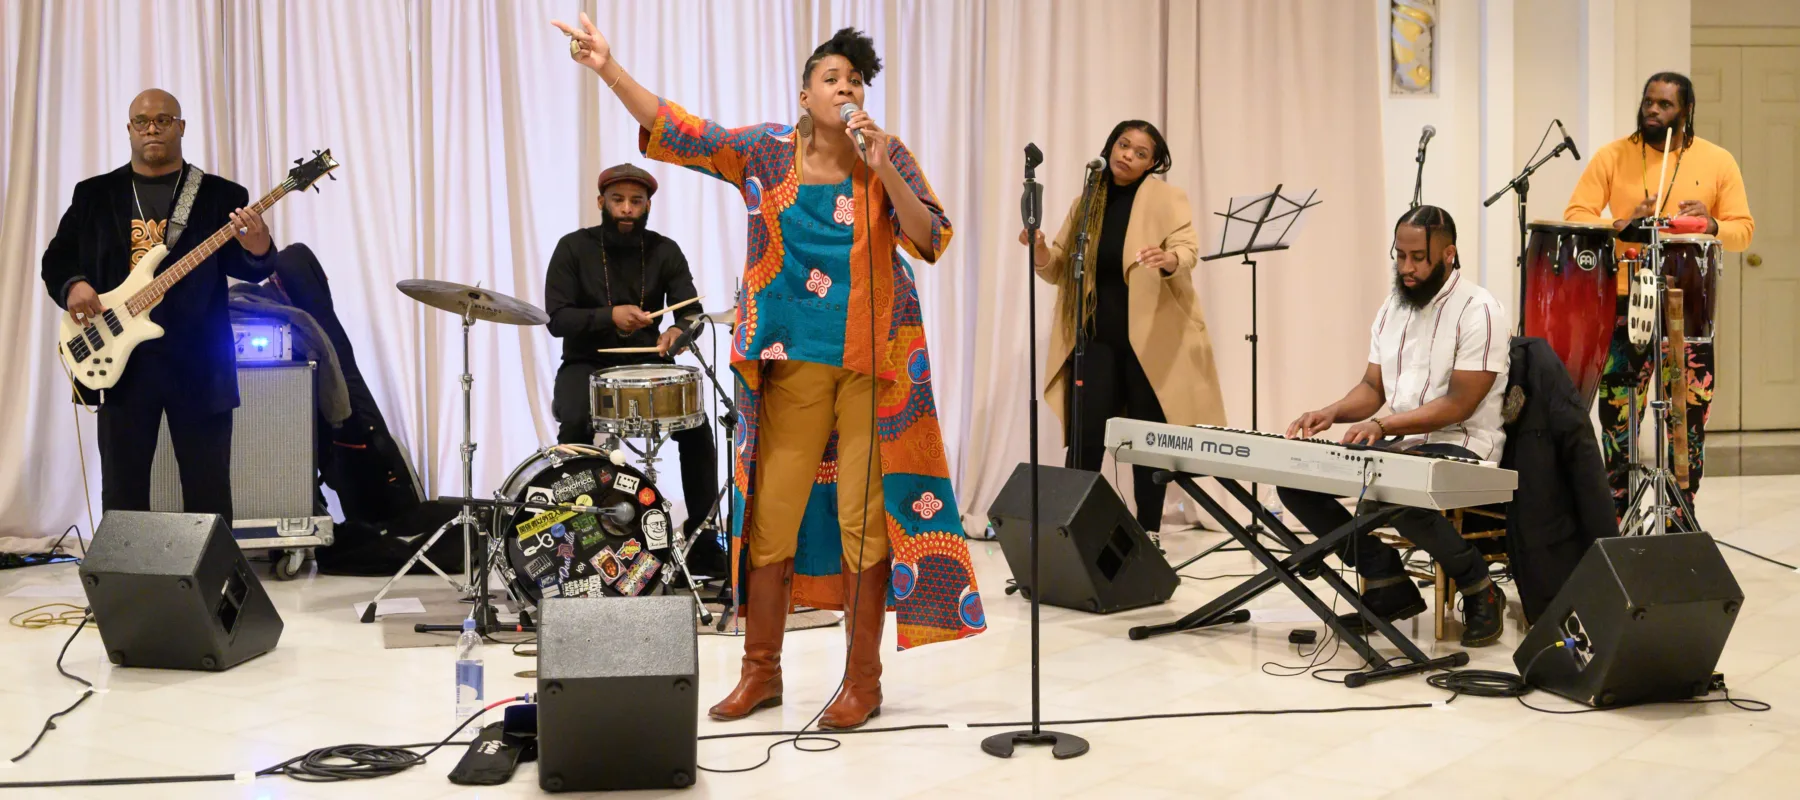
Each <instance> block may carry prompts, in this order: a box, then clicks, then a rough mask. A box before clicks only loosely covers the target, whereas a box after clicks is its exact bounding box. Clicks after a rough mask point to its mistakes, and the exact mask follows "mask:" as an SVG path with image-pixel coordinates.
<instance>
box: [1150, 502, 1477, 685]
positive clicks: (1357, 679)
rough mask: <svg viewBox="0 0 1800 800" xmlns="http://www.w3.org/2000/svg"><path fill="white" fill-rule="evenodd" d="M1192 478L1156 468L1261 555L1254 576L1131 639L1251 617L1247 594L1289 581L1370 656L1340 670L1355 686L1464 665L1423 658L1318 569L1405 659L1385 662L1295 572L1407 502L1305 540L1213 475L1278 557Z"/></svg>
mask: <svg viewBox="0 0 1800 800" xmlns="http://www.w3.org/2000/svg"><path fill="white" fill-rule="evenodd" d="M1195 477H1200V476H1195V475H1191V474H1188V473H1179V472H1161V471H1159V472H1157V473H1156V480H1157V482H1158V483H1165V484H1166V483H1175V484H1176V485H1178V486H1180V487H1181V488H1182V489H1183V490H1184V491H1186V492H1187V493H1188V496H1190V497H1192V498H1194V501H1195V502H1197V503H1199V504H1200V507H1201V508H1204V509H1206V513H1208V514H1211V515H1212V517H1213V519H1215V520H1217V521H1218V522H1219V524H1220V525H1222V526H1224V528H1225V530H1226V532H1228V533H1230V534H1231V536H1232V538H1234V539H1236V540H1237V542H1238V544H1240V545H1243V548H1244V550H1245V551H1247V552H1249V553H1250V554H1251V555H1253V556H1255V557H1256V560H1257V561H1259V562H1262V565H1263V571H1262V572H1261V573H1259V574H1258V575H1257V576H1256V577H1254V578H1251V579H1249V580H1246V581H1244V582H1243V583H1240V584H1238V585H1237V587H1236V588H1234V589H1232V590H1230V591H1228V592H1226V593H1224V594H1222V595H1220V596H1219V597H1217V598H1216V599H1214V600H1213V601H1212V602H1210V603H1207V604H1206V605H1205V606H1202V607H1201V608H1199V609H1198V610H1195V611H1193V612H1192V613H1189V614H1188V615H1187V616H1185V617H1182V618H1181V619H1178V620H1176V621H1174V622H1168V623H1164V624H1162V625H1142V626H1138V627H1135V628H1132V629H1131V631H1130V636H1131V638H1132V640H1134V641H1137V640H1143V639H1148V638H1150V637H1152V636H1161V635H1163V634H1167V633H1180V632H1183V631H1191V630H1196V629H1199V628H1206V627H1210V626H1214V625H1224V624H1227V623H1241V622H1249V621H1250V612H1249V610H1248V609H1245V608H1244V605H1245V604H1246V603H1249V602H1250V601H1251V600H1254V599H1256V597H1258V596H1259V595H1261V594H1262V593H1263V592H1266V591H1268V590H1270V589H1273V588H1275V587H1276V586H1277V585H1283V586H1286V587H1287V588H1288V591H1291V592H1293V593H1294V596H1295V597H1298V598H1300V602H1302V603H1305V604H1306V607H1307V608H1308V609H1311V610H1312V612H1313V614H1315V615H1317V616H1318V618H1319V620H1320V621H1321V622H1324V623H1325V625H1326V627H1328V628H1330V629H1331V630H1332V632H1333V633H1336V634H1337V636H1338V638H1339V639H1342V640H1343V641H1344V642H1345V643H1346V644H1349V645H1350V647H1351V648H1353V649H1355V650H1356V652H1357V653H1358V654H1360V655H1361V656H1362V657H1363V658H1364V659H1365V660H1366V661H1367V662H1368V664H1367V668H1366V669H1364V670H1361V671H1358V672H1352V673H1350V674H1348V675H1345V676H1344V685H1345V686H1348V687H1351V688H1355V687H1358V686H1362V685H1364V684H1367V683H1369V682H1371V681H1378V680H1385V679H1387V678H1397V677H1400V676H1402V675H1413V674H1417V673H1422V672H1430V671H1433V670H1439V669H1451V668H1455V667H1461V666H1465V665H1467V664H1468V663H1469V654H1468V653H1464V652H1457V653H1452V654H1450V655H1448V656H1444V657H1442V658H1436V659H1433V658H1428V657H1426V655H1425V653H1424V651H1422V650H1420V649H1419V647H1418V645H1415V644H1413V643H1412V640H1411V639H1408V638H1406V636H1405V634H1402V633H1400V631H1399V630H1398V629H1396V628H1395V627H1394V625H1393V623H1391V622H1388V621H1386V620H1383V619H1380V618H1378V617H1374V616H1372V615H1370V614H1369V613H1368V611H1369V609H1368V608H1367V607H1365V606H1364V605H1363V602H1362V598H1361V596H1360V595H1359V594H1358V593H1357V591H1356V589H1355V587H1353V586H1351V585H1350V584H1349V583H1348V582H1346V581H1345V580H1344V579H1343V577H1342V576H1340V575H1338V573H1337V571H1336V570H1330V569H1327V570H1324V571H1323V572H1322V573H1321V574H1320V577H1322V578H1323V579H1324V580H1325V584H1326V585H1327V586H1330V587H1331V589H1332V591H1335V592H1337V593H1338V594H1339V595H1341V596H1343V598H1344V599H1345V600H1346V601H1348V602H1349V604H1350V608H1351V610H1352V611H1355V612H1356V613H1358V614H1361V615H1363V618H1364V619H1369V620H1373V621H1374V624H1375V630H1377V631H1379V632H1380V633H1381V635H1382V636H1385V637H1387V640H1388V641H1389V642H1392V643H1393V645H1394V646H1395V647H1396V648H1399V650H1400V656H1399V657H1398V658H1399V659H1404V661H1403V662H1402V663H1398V664H1396V663H1394V661H1390V660H1389V659H1388V658H1386V657H1385V656H1383V655H1381V653H1379V652H1377V651H1376V650H1375V647H1374V646H1373V645H1371V644H1370V643H1369V640H1368V639H1367V638H1365V637H1363V636H1361V635H1358V634H1356V633H1352V632H1351V631H1350V630H1349V629H1347V628H1345V627H1344V625H1343V624H1341V623H1339V622H1338V619H1337V614H1335V613H1333V612H1332V609H1331V606H1330V605H1328V604H1326V602H1325V601H1324V600H1322V599H1320V598H1319V596H1318V595H1317V594H1314V593H1313V591H1312V590H1311V589H1309V588H1307V586H1306V583H1305V581H1303V580H1302V579H1301V578H1300V575H1299V574H1298V573H1299V570H1300V568H1301V566H1302V565H1304V564H1306V563H1307V562H1309V561H1313V560H1315V559H1321V558H1323V557H1324V556H1325V555H1326V554H1328V553H1332V552H1335V551H1336V549H1337V546H1338V543H1340V542H1342V541H1344V540H1345V539H1347V538H1349V537H1350V536H1351V535H1352V534H1355V533H1360V532H1362V531H1368V530H1374V529H1376V528H1379V527H1382V526H1383V525H1386V524H1387V523H1388V521H1389V520H1391V519H1393V517H1394V515H1396V514H1398V513H1400V512H1401V511H1404V510H1405V507H1403V506H1381V507H1378V508H1377V509H1376V510H1374V511H1370V512H1368V513H1366V514H1362V515H1359V516H1357V517H1356V518H1354V519H1352V520H1351V521H1350V522H1348V523H1345V524H1344V525H1342V526H1339V527H1338V528H1337V529H1336V530H1333V531H1331V532H1330V533H1327V534H1325V535H1323V536H1320V537H1319V538H1318V540H1317V541H1314V542H1313V543H1312V544H1305V543H1303V542H1301V541H1300V539H1299V537H1297V536H1295V535H1294V533H1293V532H1292V531H1290V530H1288V528H1287V526H1285V525H1283V524H1282V523H1281V521H1280V520H1278V519H1276V518H1275V516H1274V515H1273V514H1270V513H1269V512H1268V511H1267V510H1266V509H1263V508H1261V504H1259V503H1257V502H1256V498H1255V497H1254V496H1253V495H1251V494H1250V492H1249V490H1247V489H1245V488H1244V486H1243V484H1241V483H1238V482H1237V481H1235V480H1227V479H1224V478H1215V480H1217V481H1218V482H1219V485H1220V486H1222V487H1224V488H1225V491H1226V492H1227V493H1229V494H1230V495H1231V496H1232V498H1233V499H1235V500H1236V501H1237V502H1238V503H1241V504H1242V505H1243V506H1244V507H1245V508H1247V509H1249V510H1250V513H1251V514H1252V515H1253V517H1254V518H1256V519H1258V520H1260V521H1261V522H1262V524H1263V527H1264V528H1265V529H1266V530H1267V533H1268V535H1270V536H1273V537H1275V539H1276V541H1279V542H1280V543H1281V544H1283V545H1286V546H1287V548H1288V551H1289V552H1290V553H1291V555H1289V556H1288V557H1287V558H1282V559H1278V558H1276V556H1275V554H1274V553H1272V552H1270V551H1269V549H1268V548H1267V547H1264V546H1263V544H1262V542H1261V541H1259V540H1258V539H1257V536H1256V534H1255V533H1252V532H1251V531H1249V530H1248V529H1246V528H1245V527H1244V526H1242V525H1239V524H1238V522H1237V520H1234V519H1232V517H1231V515H1230V514H1228V513H1226V511H1225V507H1224V506H1221V505H1219V502H1218V501H1217V500H1214V499H1213V498H1212V496H1211V495H1208V494H1207V493H1206V492H1205V491H1202V490H1201V489H1200V487H1199V486H1198V485H1197V484H1195V483H1194V478H1195Z"/></svg>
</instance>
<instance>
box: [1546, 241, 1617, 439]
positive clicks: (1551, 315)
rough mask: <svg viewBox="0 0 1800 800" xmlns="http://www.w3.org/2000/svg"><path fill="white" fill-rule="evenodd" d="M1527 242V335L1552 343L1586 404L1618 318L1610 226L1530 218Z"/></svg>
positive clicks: (1597, 386)
mask: <svg viewBox="0 0 1800 800" xmlns="http://www.w3.org/2000/svg"><path fill="white" fill-rule="evenodd" d="M1527 230H1528V231H1529V232H1530V233H1529V237H1528V238H1527V240H1526V244H1525V335H1526V336H1536V337H1540V338H1542V339H1544V340H1545V341H1547V342H1549V343H1550V348H1551V349H1553V350H1555V351H1556V355H1557V356H1558V357H1559V358H1561V359H1562V362H1563V365H1564V366H1566V367H1568V369H1569V377H1570V378H1572V379H1574V381H1575V390H1576V391H1577V392H1578V393H1580V395H1581V402H1582V404H1583V405H1584V406H1587V405H1592V404H1593V402H1594V395H1595V393H1596V392H1598V391H1599V390H1600V372H1601V370H1603V369H1605V368H1606V353H1607V350H1608V348H1609V347H1611V345H1612V336H1613V326H1614V325H1615V324H1617V322H1618V313H1619V310H1618V304H1617V298H1618V287H1617V281H1618V278H1617V269H1618V265H1617V263H1616V262H1615V261H1614V260H1613V229H1612V226H1610V225H1601V224H1591V223H1585V222H1533V223H1531V224H1530V225H1529V226H1527Z"/></svg>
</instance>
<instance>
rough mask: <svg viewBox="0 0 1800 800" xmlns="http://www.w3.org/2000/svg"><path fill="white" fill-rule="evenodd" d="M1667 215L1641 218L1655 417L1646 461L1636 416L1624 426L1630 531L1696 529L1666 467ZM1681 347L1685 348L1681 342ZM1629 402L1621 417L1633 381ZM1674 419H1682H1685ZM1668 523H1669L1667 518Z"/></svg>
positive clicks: (1649, 407) (1648, 410)
mask: <svg viewBox="0 0 1800 800" xmlns="http://www.w3.org/2000/svg"><path fill="white" fill-rule="evenodd" d="M1667 222H1668V220H1666V219H1660V218H1649V219H1646V220H1644V223H1643V224H1644V227H1645V228H1646V229H1647V230H1648V233H1649V236H1650V242H1649V244H1648V245H1646V246H1645V248H1644V263H1643V265H1642V266H1641V267H1640V269H1649V270H1651V272H1650V274H1651V275H1652V276H1654V277H1655V280H1656V293H1655V300H1656V308H1655V314H1654V316H1653V322H1652V323H1651V326H1652V329H1651V330H1652V332H1651V336H1650V344H1649V348H1650V376H1651V385H1652V386H1654V387H1658V390H1657V392H1656V394H1655V396H1654V397H1653V399H1651V400H1650V401H1649V402H1648V403H1646V404H1645V411H1644V413H1645V414H1647V415H1650V416H1651V417H1653V418H1654V419H1655V421H1656V422H1655V425H1656V435H1655V439H1656V455H1655V457H1654V458H1652V459H1650V463H1649V464H1645V463H1644V460H1645V459H1644V454H1643V451H1642V449H1641V448H1639V447H1638V441H1637V439H1638V426H1637V425H1636V424H1635V422H1634V423H1633V424H1631V425H1629V427H1628V429H1627V430H1628V432H1629V435H1630V437H1631V443H1630V451H1629V452H1630V453H1631V475H1632V476H1633V478H1634V480H1633V482H1632V483H1633V486H1632V487H1631V500H1630V502H1629V503H1628V504H1627V505H1626V507H1625V522H1624V523H1623V524H1622V525H1620V527H1619V532H1620V533H1622V534H1624V535H1627V536H1630V535H1635V534H1638V533H1640V532H1642V533H1652V534H1654V533H1663V532H1666V531H1671V530H1672V532H1674V533H1700V532H1701V531H1700V523H1699V519H1698V518H1696V517H1695V516H1694V509H1693V508H1692V507H1691V506H1689V505H1688V501H1687V494H1686V493H1684V492H1683V491H1682V490H1681V483H1680V481H1679V480H1677V479H1676V476H1675V471H1674V470H1672V469H1670V468H1669V449H1670V447H1671V446H1672V445H1671V442H1670V438H1671V437H1670V436H1669V417H1670V411H1671V409H1672V408H1673V403H1671V402H1670V398H1669V392H1668V391H1667V390H1665V389H1662V388H1661V387H1663V385H1664V384H1663V377H1664V376H1663V368H1664V364H1665V362H1666V361H1667V359H1668V358H1669V356H1672V355H1675V354H1674V353H1665V352H1664V346H1663V345H1664V344H1665V342H1666V339H1667V336H1668V333H1669V332H1668V330H1667V327H1668V325H1667V321H1668V317H1667V312H1668V298H1669V279H1668V276H1667V275H1665V274H1664V273H1663V243H1662V233H1661V230H1660V227H1661V226H1662V225H1664V224H1667ZM1683 349H1684V350H1685V349H1686V348H1683ZM1681 358H1682V359H1683V362H1684V363H1683V365H1682V368H1683V369H1686V365H1685V361H1686V354H1685V353H1682V354H1681ZM1629 402H1630V404H1631V405H1630V407H1629V408H1628V409H1626V418H1627V419H1628V420H1635V419H1636V417H1637V381H1636V378H1635V377H1634V378H1633V379H1632V383H1631V392H1630V398H1629ZM1679 424H1682V425H1685V424H1687V423H1686V421H1685V420H1683V421H1681V422H1680V423H1679ZM1645 497H1649V499H1650V502H1649V508H1648V510H1646V509H1645V507H1644V499H1645ZM1671 522H1672V523H1673V528H1672V529H1671V527H1670V524H1671Z"/></svg>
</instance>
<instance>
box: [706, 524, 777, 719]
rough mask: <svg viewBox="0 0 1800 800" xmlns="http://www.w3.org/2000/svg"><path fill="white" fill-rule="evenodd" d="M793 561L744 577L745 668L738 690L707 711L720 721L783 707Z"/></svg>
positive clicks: (771, 565)
mask: <svg viewBox="0 0 1800 800" xmlns="http://www.w3.org/2000/svg"><path fill="white" fill-rule="evenodd" d="M793 583H794V560H793V559H791V558H790V559H788V560H786V561H777V562H775V563H773V564H770V565H768V566H766V567H757V568H755V569H752V570H750V572H749V573H748V574H746V575H745V576H744V584H745V594H746V595H747V596H746V597H745V602H744V610H745V613H744V668H743V672H742V674H741V675H740V676H739V678H738V685H737V688H736V689H733V690H731V694H728V695H726V696H725V699H724V700H720V701H719V704H718V705H716V706H713V707H712V709H711V710H709V711H707V712H706V713H707V715H708V716H710V717H712V718H713V719H716V720H720V721H727V720H734V719H743V718H744V717H747V716H750V715H751V714H752V713H754V712H755V711H757V710H758V709H763V708H774V707H776V706H779V705H781V639H782V635H783V634H784V633H786V632H787V615H788V604H789V602H790V597H791V594H790V593H791V591H792V590H793Z"/></svg>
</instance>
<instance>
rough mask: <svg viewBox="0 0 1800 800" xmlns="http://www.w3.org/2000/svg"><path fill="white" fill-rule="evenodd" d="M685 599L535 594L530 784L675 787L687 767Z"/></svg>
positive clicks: (695, 714)
mask: <svg viewBox="0 0 1800 800" xmlns="http://www.w3.org/2000/svg"><path fill="white" fill-rule="evenodd" d="M695 613H696V611H695V608H694V599H693V598H692V597H690V596H688V595H665V596H658V597H608V598H605V599H601V598H597V597H594V598H588V597H583V598H567V597H553V598H547V599H545V600H544V604H543V608H542V609H541V610H540V612H539V614H540V616H539V619H538V786H539V787H540V788H542V789H543V790H544V791H547V792H589V791H609V790H621V789H671V788H673V789H680V788H685V787H688V786H692V785H693V783H694V776H695V775H696V769H697V764H696V757H697V756H696V752H695V751H696V748H697V746H698V743H699V740H698V739H697V738H696V736H697V735H698V734H697V727H698V724H699V722H698V719H699V715H700V701H699V699H698V690H699V686H698V680H697V676H698V674H699V640H698V635H697V634H696V633H695V628H694V616H695Z"/></svg>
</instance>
